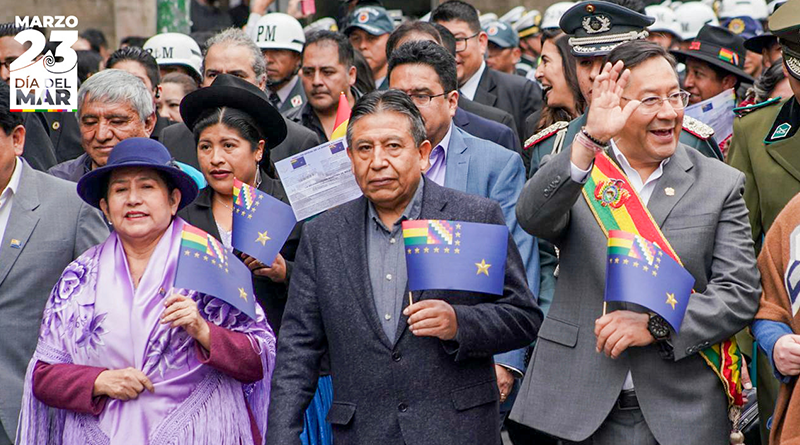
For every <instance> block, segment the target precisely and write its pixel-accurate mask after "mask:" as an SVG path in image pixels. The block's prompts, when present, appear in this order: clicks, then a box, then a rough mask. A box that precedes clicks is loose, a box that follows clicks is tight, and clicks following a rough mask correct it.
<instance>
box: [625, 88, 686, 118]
mask: <svg viewBox="0 0 800 445" xmlns="http://www.w3.org/2000/svg"><path fill="white" fill-rule="evenodd" d="M689 96H691V93H689V92H688V91H678V92H677V93H672V94H670V95H669V96H667V97H659V96H650V97H645V98H644V99H642V100H641V101H640V102H641V103H642V104H641V105H639V108H638V109H637V110H638V111H640V112H642V113H644V114H655V113H658V112H659V110H661V107H662V106H663V105H664V102H665V101H666V102H669V105H670V106H671V107H672V108H673V109H675V110H682V109H684V108H686V105H688V104H689ZM623 99H625V100H633V99H629V98H627V97H623Z"/></svg>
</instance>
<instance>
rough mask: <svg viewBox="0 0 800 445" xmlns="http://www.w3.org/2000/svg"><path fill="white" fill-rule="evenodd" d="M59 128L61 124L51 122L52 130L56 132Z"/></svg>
mask: <svg viewBox="0 0 800 445" xmlns="http://www.w3.org/2000/svg"><path fill="white" fill-rule="evenodd" d="M59 128H61V123H60V122H58V121H55V122H53V130H56V131H58V129H59Z"/></svg>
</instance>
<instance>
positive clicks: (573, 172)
mask: <svg viewBox="0 0 800 445" xmlns="http://www.w3.org/2000/svg"><path fill="white" fill-rule="evenodd" d="M593 166H594V162H593V163H592V164H591V165H589V169H588V170H581V169H580V168H578V166H577V165H575V164H574V163H573V162H572V161H570V163H569V177H570V178H572V180H573V181H575V182H577V183H578V184H585V183H586V181H587V180H588V179H589V172H591V171H592V167H593Z"/></svg>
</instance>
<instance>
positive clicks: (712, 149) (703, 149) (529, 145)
mask: <svg viewBox="0 0 800 445" xmlns="http://www.w3.org/2000/svg"><path fill="white" fill-rule="evenodd" d="M584 125H586V115H585V114H584V115H581V116H579V117H577V118H576V119H574V120H572V121H571V122H564V121H559V122H556V123H554V124H553V125H551V126H549V127H547V128H545V129H544V130H542V131H540V132H538V133H536V134H534V135H533V136H531V137H530V138H528V140H527V141H525V145H524V146H523V147H522V161H523V162H524V163H525V168H526V169H527V172H528V177H529V178H530V177H532V176H533V174H534V173H536V170H538V169H539V164H540V163H541V161H542V158H543V157H544V156H545V155H548V154H551V153H558V152H560V151H561V150H562V149H563V148H564V147H567V146H569V145H570V144H571V143H572V139H573V138H574V137H575V135H576V134H578V132H579V131H580V130H581V127H583V126H584ZM713 135H714V130H713V129H712V128H711V127H709V126H708V125H706V124H704V123H702V122H700V121H698V120H697V119H693V118H691V117H689V116H685V117H684V118H683V131H682V132H681V135H680V141H681V143H684V144H686V145H688V146H690V147H692V148H694V149H696V150H697V151H699V152H700V153H703V154H704V155H705V156H707V157H709V158H716V159H719V160H722V153H721V152H720V150H719V146H718V145H717V143H716V141H715V140H714V138H713V137H711V136H713Z"/></svg>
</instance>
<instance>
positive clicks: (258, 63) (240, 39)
mask: <svg viewBox="0 0 800 445" xmlns="http://www.w3.org/2000/svg"><path fill="white" fill-rule="evenodd" d="M218 44H225V45H231V46H243V47H245V48H247V49H248V50H250V52H251V53H252V54H251V55H252V56H253V66H252V68H253V72H254V73H256V81H257V82H261V81H262V80H264V78H266V77H267V63H266V62H265V61H264V56H262V55H261V49H260V48H259V47H258V46H257V45H256V42H254V41H253V39H251V38H250V37H249V36H248V35H247V33H245V32H244V31H242V30H241V29H239V28H228V29H225V30H222V31H220V32H218V33H217V34H214V36H212V37H211V38H210V39H208V41H207V42H206V49H205V51H203V66H202V67H201V68H200V71H201V72H203V73H205V71H206V55H208V50H209V49H211V47H212V46H214V45H218Z"/></svg>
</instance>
